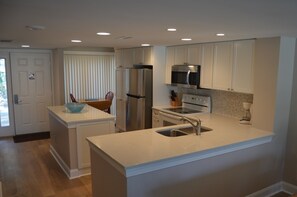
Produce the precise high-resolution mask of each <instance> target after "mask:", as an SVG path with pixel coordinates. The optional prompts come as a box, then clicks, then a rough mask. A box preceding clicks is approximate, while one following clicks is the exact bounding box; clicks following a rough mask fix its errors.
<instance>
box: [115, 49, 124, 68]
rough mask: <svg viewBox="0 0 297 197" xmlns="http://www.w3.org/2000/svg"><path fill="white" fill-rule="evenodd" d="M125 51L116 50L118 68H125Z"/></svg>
mask: <svg viewBox="0 0 297 197" xmlns="http://www.w3.org/2000/svg"><path fill="white" fill-rule="evenodd" d="M122 59H123V50H121V49H116V50H115V61H116V67H123V61H122Z"/></svg>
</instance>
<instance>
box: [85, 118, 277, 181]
mask: <svg viewBox="0 0 297 197" xmlns="http://www.w3.org/2000/svg"><path fill="white" fill-rule="evenodd" d="M191 117H195V118H200V119H201V121H202V126H205V127H208V128H211V129H212V131H208V132H203V133H202V134H201V135H200V136H197V135H195V134H189V135H185V136H179V137H166V136H163V135H161V134H158V133H157V132H155V131H156V130H164V129H166V128H175V127H180V126H184V127H185V126H189V124H184V125H175V126H170V127H160V128H153V129H147V130H139V131H131V132H124V133H118V134H111V135H104V136H95V137H89V138H87V139H88V141H89V142H90V146H91V148H93V150H95V151H96V152H97V153H98V154H100V155H101V156H102V157H104V158H105V159H106V160H107V161H108V162H109V163H110V164H112V165H113V166H114V167H116V168H117V169H118V170H119V171H120V172H121V173H123V174H124V175H125V176H127V177H128V176H134V175H137V174H142V173H146V172H150V171H154V170H158V169H162V168H167V167H171V166H176V165H180V164H184V163H187V162H191V161H197V160H199V159H203V158H208V157H212V156H216V155H220V154H224V153H227V152H232V151H235V150H241V149H244V148H248V147H253V146H256V145H259V144H263V143H267V142H270V141H271V139H272V137H273V133H272V132H270V131H263V130H259V129H256V128H254V127H252V126H251V125H242V124H239V122H238V120H237V119H233V118H229V117H225V116H221V115H215V114H195V115H192V116H191Z"/></svg>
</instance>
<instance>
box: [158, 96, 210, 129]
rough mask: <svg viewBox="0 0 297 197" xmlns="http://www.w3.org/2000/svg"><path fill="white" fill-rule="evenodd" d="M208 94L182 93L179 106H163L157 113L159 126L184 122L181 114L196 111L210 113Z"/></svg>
mask: <svg viewBox="0 0 297 197" xmlns="http://www.w3.org/2000/svg"><path fill="white" fill-rule="evenodd" d="M210 112H211V99H210V97H209V96H200V95H191V94H184V95H183V98H182V106H181V107H172V108H165V109H163V110H161V111H160V113H159V121H160V126H171V125H177V124H184V123H186V122H185V121H184V120H181V116H184V115H189V114H195V113H196V114H197V113H210Z"/></svg>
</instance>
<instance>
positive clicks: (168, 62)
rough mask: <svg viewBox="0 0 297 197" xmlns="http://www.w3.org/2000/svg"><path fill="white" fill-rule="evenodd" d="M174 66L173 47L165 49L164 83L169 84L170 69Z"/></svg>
mask: <svg viewBox="0 0 297 197" xmlns="http://www.w3.org/2000/svg"><path fill="white" fill-rule="evenodd" d="M173 65H174V47H167V49H166V76H165V83H166V84H171V67H172V66H173Z"/></svg>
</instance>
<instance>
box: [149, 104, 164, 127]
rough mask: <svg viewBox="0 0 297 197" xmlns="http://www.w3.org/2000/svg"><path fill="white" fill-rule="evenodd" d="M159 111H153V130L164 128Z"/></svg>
mask: <svg viewBox="0 0 297 197" xmlns="http://www.w3.org/2000/svg"><path fill="white" fill-rule="evenodd" d="M159 112H160V111H159V110H157V109H153V114H152V118H153V121H152V123H153V125H152V127H153V128H157V127H162V126H163V125H162V123H161V121H160V114H159Z"/></svg>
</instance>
